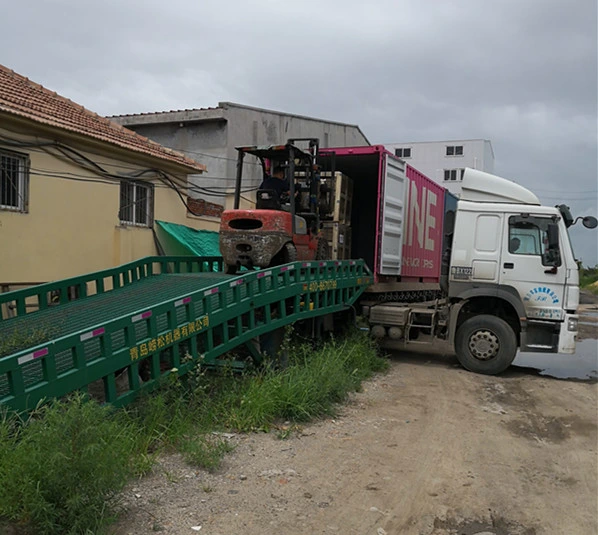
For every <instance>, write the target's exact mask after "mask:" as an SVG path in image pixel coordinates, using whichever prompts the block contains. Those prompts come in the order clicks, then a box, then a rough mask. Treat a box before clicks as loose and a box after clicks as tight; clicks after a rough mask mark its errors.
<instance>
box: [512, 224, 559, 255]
mask: <svg viewBox="0 0 598 535" xmlns="http://www.w3.org/2000/svg"><path fill="white" fill-rule="evenodd" d="M549 225H555V222H554V221H553V220H552V219H549V218H547V217H533V216H511V217H510V218H509V253H511V254H517V255H531V256H541V257H542V264H543V265H545V266H552V265H556V266H560V265H561V260H560V254H559V250H558V247H556V248H554V247H553V248H552V249H551V248H550V247H549V241H548V227H549Z"/></svg>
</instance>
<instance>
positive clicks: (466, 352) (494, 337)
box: [455, 314, 517, 375]
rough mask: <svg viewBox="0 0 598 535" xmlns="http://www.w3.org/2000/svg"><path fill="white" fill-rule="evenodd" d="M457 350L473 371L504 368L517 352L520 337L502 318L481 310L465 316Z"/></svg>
mask: <svg viewBox="0 0 598 535" xmlns="http://www.w3.org/2000/svg"><path fill="white" fill-rule="evenodd" d="M455 351H456V353H457V359H458V360H459V362H460V363H461V365H462V366H463V367H464V368H465V369H467V370H469V371H472V372H475V373H483V374H486V375H496V374H499V373H501V372H504V371H505V370H506V369H507V368H508V367H509V366H510V365H511V363H512V362H513V360H514V359H515V355H516V354H517V337H516V336H515V333H514V332H513V329H512V328H511V326H510V325H509V324H508V323H507V322H506V321H505V320H503V319H501V318H498V317H496V316H490V315H488V314H482V315H480V316H475V317H473V318H470V319H468V320H466V321H465V322H464V323H463V325H461V326H460V327H459V328H458V330H457V335H456V337H455Z"/></svg>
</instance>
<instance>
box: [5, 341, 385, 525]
mask: <svg viewBox="0 0 598 535" xmlns="http://www.w3.org/2000/svg"><path fill="white" fill-rule="evenodd" d="M286 338H287V340H285V344H288V333H287V337H286ZM285 350H286V351H288V355H289V363H288V366H287V367H286V368H284V369H282V370H277V369H275V368H274V367H268V366H266V367H264V368H262V369H260V370H256V371H255V372H254V373H252V374H245V375H238V374H234V373H233V371H232V369H227V370H223V371H221V372H219V373H206V371H205V370H204V369H203V368H201V367H197V368H195V369H194V370H193V371H192V372H190V373H188V374H187V376H185V377H183V378H180V377H179V376H178V373H177V372H176V371H175V370H173V373H172V374H171V375H170V376H169V380H168V381H167V382H166V383H167V384H166V385H165V386H164V388H162V389H160V390H158V391H155V392H153V393H152V394H151V395H149V394H148V395H146V396H145V397H143V398H141V399H140V400H139V401H138V402H137V403H136V404H134V405H133V406H131V407H129V408H127V409H123V410H120V411H115V410H111V409H110V408H107V407H101V406H99V405H98V404H97V403H95V402H93V401H88V402H85V401H84V398H83V397H82V396H81V395H77V396H73V397H71V398H70V399H67V400H64V401H54V402H52V403H49V404H48V405H45V406H43V407H41V408H39V409H38V410H36V411H34V413H33V414H31V415H30V417H29V418H28V419H27V420H24V421H21V420H19V419H18V418H17V417H8V416H4V417H3V418H2V417H0V519H2V520H9V521H12V522H17V523H19V524H21V525H25V526H28V527H30V528H32V529H33V530H34V532H35V533H45V534H49V535H53V534H58V533H60V534H67V535H69V534H75V533H85V532H93V533H97V532H101V530H102V529H104V528H105V527H106V525H107V523H108V522H109V520H110V518H111V517H112V516H113V512H114V511H115V507H116V505H117V504H118V498H119V492H120V490H121V489H122V487H123V485H124V484H125V482H126V481H127V480H128V479H129V478H130V477H132V476H141V475H143V474H145V473H147V472H148V471H149V470H150V469H151V468H152V466H153V464H154V462H155V458H156V456H157V455H159V454H160V452H162V451H164V450H169V449H178V450H179V451H180V452H181V453H182V455H183V456H184V458H185V460H186V461H187V462H189V463H190V464H193V465H196V466H199V467H202V468H204V469H207V470H217V469H218V467H219V466H220V463H221V461H222V458H223V457H224V455H226V453H228V452H230V451H231V450H232V449H234V446H233V445H232V444H230V442H228V441H227V440H225V439H224V438H223V437H221V436H216V435H213V434H211V433H212V431H216V430H224V429H238V430H243V431H249V430H252V431H258V430H268V429H269V428H270V427H271V426H274V425H275V422H280V421H283V422H286V421H289V422H290V423H289V425H288V427H285V428H282V429H279V431H278V435H277V436H278V438H280V439H285V438H288V437H289V436H290V435H291V433H292V431H293V430H294V429H297V427H296V423H297V422H302V421H308V420H310V419H313V418H315V417H318V416H321V415H326V414H334V411H335V404H336V403H338V402H340V401H342V400H343V399H345V397H346V396H347V394H348V393H349V392H351V391H355V390H357V389H359V388H360V385H361V382H362V381H363V380H364V379H365V378H367V377H368V376H370V375H371V374H372V373H374V372H376V371H382V370H384V369H385V368H386V367H387V366H388V363H387V361H386V360H385V359H382V358H380V357H379V356H378V355H377V354H376V350H375V348H374V345H373V344H372V342H370V340H369V339H368V338H367V337H366V336H365V335H363V333H357V334H355V335H353V336H351V337H349V338H346V339H344V340H342V341H338V340H331V341H329V342H328V343H326V344H323V345H322V346H321V347H320V348H319V349H317V350H314V347H313V345H312V344H310V343H308V344H303V345H297V344H292V343H291V344H289V345H288V347H287V346H286V345H285ZM0 416H1V415H0ZM166 477H169V478H172V479H173V480H174V481H176V477H174V475H173V474H168V473H167V474H166ZM203 490H204V492H212V488H211V487H209V486H204V487H203Z"/></svg>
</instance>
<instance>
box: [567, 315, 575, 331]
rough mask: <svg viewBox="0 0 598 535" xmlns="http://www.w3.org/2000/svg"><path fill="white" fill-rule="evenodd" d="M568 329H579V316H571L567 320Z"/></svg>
mask: <svg viewBox="0 0 598 535" xmlns="http://www.w3.org/2000/svg"><path fill="white" fill-rule="evenodd" d="M567 330H568V331H577V318H569V319H568V320H567Z"/></svg>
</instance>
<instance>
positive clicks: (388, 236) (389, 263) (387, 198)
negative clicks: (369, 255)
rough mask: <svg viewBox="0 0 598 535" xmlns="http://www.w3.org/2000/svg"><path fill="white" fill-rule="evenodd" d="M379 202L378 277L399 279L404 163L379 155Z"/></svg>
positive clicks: (403, 217)
mask: <svg viewBox="0 0 598 535" xmlns="http://www.w3.org/2000/svg"><path fill="white" fill-rule="evenodd" d="M382 177H383V186H382V189H381V191H382V198H381V199H380V212H381V217H380V222H381V228H380V245H379V247H380V248H379V251H380V254H379V255H378V262H379V270H378V273H380V274H381V275H400V274H401V261H402V258H403V254H402V252H403V232H404V228H405V217H406V210H405V187H406V182H407V177H406V175H405V163H404V162H403V161H401V160H399V159H396V158H393V157H389V155H388V154H383V155H382Z"/></svg>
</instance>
